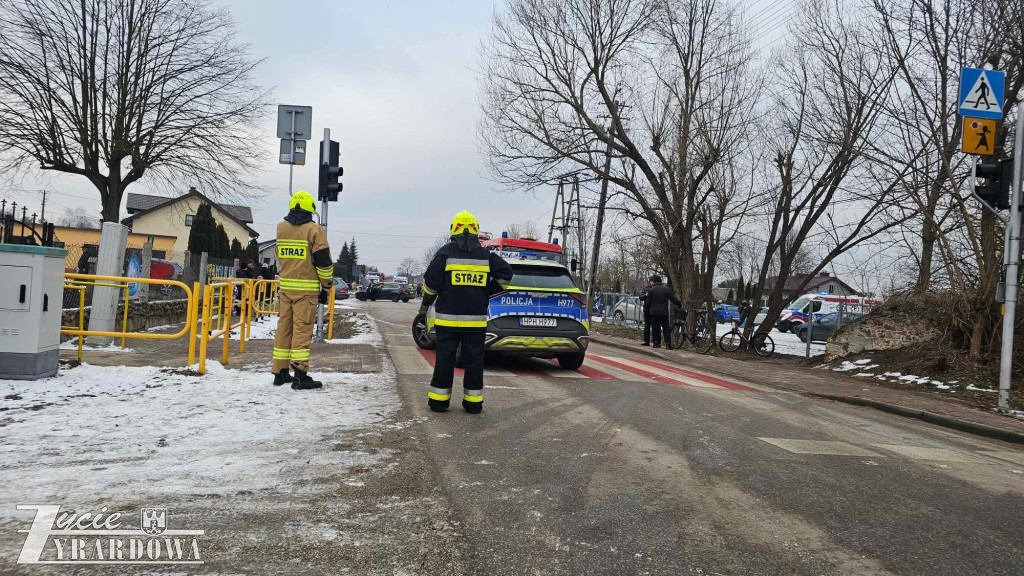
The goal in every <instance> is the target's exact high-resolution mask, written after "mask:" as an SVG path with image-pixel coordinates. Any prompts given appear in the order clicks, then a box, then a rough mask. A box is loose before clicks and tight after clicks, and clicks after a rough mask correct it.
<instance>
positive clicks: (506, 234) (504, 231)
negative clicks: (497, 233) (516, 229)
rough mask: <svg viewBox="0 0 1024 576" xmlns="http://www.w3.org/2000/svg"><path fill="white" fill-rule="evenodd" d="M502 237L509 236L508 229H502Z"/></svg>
mask: <svg viewBox="0 0 1024 576" xmlns="http://www.w3.org/2000/svg"><path fill="white" fill-rule="evenodd" d="M501 237H502V238H508V231H507V230H502V231H501Z"/></svg>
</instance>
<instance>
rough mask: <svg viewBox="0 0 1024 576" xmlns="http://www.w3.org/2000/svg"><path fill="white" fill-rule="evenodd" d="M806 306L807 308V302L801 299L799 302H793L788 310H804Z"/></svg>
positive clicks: (787, 307)
mask: <svg viewBox="0 0 1024 576" xmlns="http://www.w3.org/2000/svg"><path fill="white" fill-rule="evenodd" d="M806 306H807V300H804V299H803V298H801V299H799V300H797V301H796V302H793V303H792V304H790V305H789V306H786V310H803V309H804V307H806Z"/></svg>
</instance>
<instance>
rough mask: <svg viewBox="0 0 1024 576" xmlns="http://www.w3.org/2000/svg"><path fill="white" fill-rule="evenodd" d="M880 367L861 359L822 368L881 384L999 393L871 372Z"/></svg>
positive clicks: (955, 382)
mask: <svg viewBox="0 0 1024 576" xmlns="http://www.w3.org/2000/svg"><path fill="white" fill-rule="evenodd" d="M879 366H880V365H879V364H876V363H874V362H873V361H872V360H871V359H870V358H861V359H860V360H852V361H851V360H843V361H841V362H840V363H839V365H838V366H830V365H828V364H822V365H821V366H820V367H821V368H825V369H826V370H831V371H833V372H853V371H854V370H857V371H858V372H857V373H856V374H853V377H854V378H871V379H873V380H879V381H881V382H891V383H894V384H921V385H923V386H929V387H931V388H936V389H938V390H948V391H950V392H957V391H959V390H970V391H972V392H992V393H997V392H999V391H998V390H996V389H990V388H978V387H977V386H972V385H967V386H964V385H962V384H960V383H959V382H958V381H957V380H949V381H947V382H943V381H941V380H933V379H932V378H929V377H928V376H917V375H914V374H903V373H901V372H888V371H883V372H880V373H878V372H871V371H870V370H871V369H873V368H878V367H879Z"/></svg>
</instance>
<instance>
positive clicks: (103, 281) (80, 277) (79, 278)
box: [60, 273, 199, 365]
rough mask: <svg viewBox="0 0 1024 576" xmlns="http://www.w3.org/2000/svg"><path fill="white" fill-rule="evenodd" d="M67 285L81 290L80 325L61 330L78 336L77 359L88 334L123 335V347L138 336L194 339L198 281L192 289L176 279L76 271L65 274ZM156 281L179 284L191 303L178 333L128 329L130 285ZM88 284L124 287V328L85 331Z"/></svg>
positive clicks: (191, 356)
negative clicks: (130, 276) (104, 274)
mask: <svg viewBox="0 0 1024 576" xmlns="http://www.w3.org/2000/svg"><path fill="white" fill-rule="evenodd" d="M64 278H65V285H64V287H65V288H68V289H71V290H78V291H79V300H78V327H77V328H76V327H73V326H62V327H61V330H60V333H61V334H64V335H66V336H77V337H78V359H79V360H81V359H82V340H83V339H84V338H85V337H86V336H99V337H106V338H120V339H121V348H122V349H124V347H125V342H126V340H127V339H128V338H139V339H149V340H174V339H176V338H181V337H182V336H185V335H186V334H190V336H191V337H192V338H193V339H194V338H195V333H196V332H195V322H194V321H192V319H194V318H195V316H196V314H195V312H196V310H195V309H196V305H197V302H196V291H197V289H198V286H199V285H198V284H195V285H194V286H195V288H196V289H190V288H189V287H188V286H187V285H185V284H183V283H182V282H178V281H176V280H160V279H153V278H129V277H127V276H98V275H95V274H76V273H66V274H64ZM133 283H137V284H155V285H159V286H177V287H178V288H181V289H182V291H184V292H185V298H186V300H187V302H188V304H187V306H186V314H185V317H186V322H185V326H184V327H182V329H181V330H180V331H179V332H176V333H173V334H156V333H150V332H129V331H128V302H129V301H130V298H129V295H130V290H131V286H130V285H131V284H133ZM88 286H102V287H108V288H117V289H119V290H124V293H125V302H124V313H123V314H122V320H121V331H120V332H112V331H104V330H86V329H85V323H84V315H85V290H86V288H87V287H88ZM194 354H195V346H194V345H193V346H190V347H189V365H191V364H192V362H193V361H194V360H195V357H194Z"/></svg>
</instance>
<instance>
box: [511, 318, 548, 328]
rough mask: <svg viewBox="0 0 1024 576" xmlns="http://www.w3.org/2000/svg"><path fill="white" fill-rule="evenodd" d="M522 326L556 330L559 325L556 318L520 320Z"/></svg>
mask: <svg viewBox="0 0 1024 576" xmlns="http://www.w3.org/2000/svg"><path fill="white" fill-rule="evenodd" d="M519 325H520V326H539V327H541V328H554V327H555V326H557V325H558V320H556V319H555V318H520V319H519Z"/></svg>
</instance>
